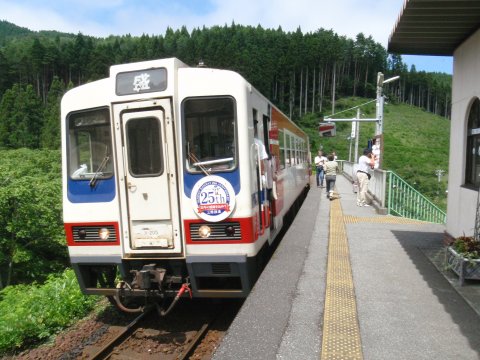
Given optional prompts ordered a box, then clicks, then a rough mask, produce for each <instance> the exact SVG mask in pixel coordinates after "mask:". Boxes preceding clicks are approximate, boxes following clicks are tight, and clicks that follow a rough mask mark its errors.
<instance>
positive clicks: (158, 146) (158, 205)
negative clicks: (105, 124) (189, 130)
mask: <svg viewBox="0 0 480 360" xmlns="http://www.w3.org/2000/svg"><path fill="white" fill-rule="evenodd" d="M147 103H148V102H147ZM159 103H162V102H161V101H156V102H155V105H156V107H155V108H152V107H151V106H150V107H149V108H148V109H145V110H142V109H141V108H137V109H134V110H132V109H131V108H132V106H131V105H132V104H129V106H128V110H127V108H126V107H125V106H124V105H116V106H115V115H116V118H117V116H118V119H119V123H117V122H116V124H118V125H117V132H118V131H121V135H120V136H121V138H122V141H121V143H122V144H121V146H122V149H121V152H119V154H122V155H123V158H124V161H123V164H122V166H123V174H124V177H123V181H124V186H123V189H121V192H123V194H124V195H123V196H121V198H122V199H125V200H124V201H123V204H122V209H126V214H127V217H128V219H127V217H125V216H124V221H123V225H124V229H125V228H128V229H129V241H128V242H127V241H124V249H125V251H126V252H132V253H137V254H138V253H145V252H147V253H148V252H155V253H180V252H181V251H182V246H181V241H180V238H181V237H180V234H179V231H180V230H179V215H178V205H177V204H178V201H177V191H176V187H177V183H176V178H177V177H176V170H175V148H174V146H175V142H174V141H173V138H174V132H173V124H172V121H171V119H170V114H171V111H170V105H169V102H168V101H165V103H164V106H158V104H159ZM135 105H136V106H139V105H140V106H141V105H142V104H141V103H140V104H139V103H136V104H135ZM144 105H148V104H144ZM167 139H168V140H167ZM121 187H122V186H121ZM122 190H123V191H122ZM125 240H126V239H125ZM127 244H128V246H127Z"/></svg>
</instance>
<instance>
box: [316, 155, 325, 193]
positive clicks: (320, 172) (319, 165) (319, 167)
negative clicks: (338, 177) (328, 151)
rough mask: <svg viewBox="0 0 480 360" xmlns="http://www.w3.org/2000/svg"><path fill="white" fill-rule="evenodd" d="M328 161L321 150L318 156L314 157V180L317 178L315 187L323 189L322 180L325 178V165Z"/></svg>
mask: <svg viewBox="0 0 480 360" xmlns="http://www.w3.org/2000/svg"><path fill="white" fill-rule="evenodd" d="M327 161H328V159H327V158H326V157H325V156H323V152H322V150H318V155H317V156H315V168H316V172H317V175H316V178H317V187H324V186H323V179H324V176H325V169H324V166H325V163H326V162H327Z"/></svg>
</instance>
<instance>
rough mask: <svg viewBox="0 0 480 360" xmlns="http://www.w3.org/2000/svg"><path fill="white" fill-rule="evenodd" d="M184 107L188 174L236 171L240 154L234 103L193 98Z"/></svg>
mask: <svg viewBox="0 0 480 360" xmlns="http://www.w3.org/2000/svg"><path fill="white" fill-rule="evenodd" d="M182 105H183V106H182V108H183V129H184V131H185V144H184V146H185V154H186V159H185V163H186V168H187V171H189V172H192V173H200V172H208V173H210V172H219V171H231V170H233V169H234V168H235V166H236V163H237V153H238V151H237V150H236V135H235V134H236V130H235V129H236V125H235V124H236V116H235V101H234V99H232V98H231V97H214V98H190V99H187V100H185V101H184V102H183V104H182Z"/></svg>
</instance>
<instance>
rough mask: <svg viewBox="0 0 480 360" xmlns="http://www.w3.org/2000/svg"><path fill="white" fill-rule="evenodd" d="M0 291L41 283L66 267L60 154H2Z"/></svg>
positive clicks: (57, 152)
mask: <svg viewBox="0 0 480 360" xmlns="http://www.w3.org/2000/svg"><path fill="white" fill-rule="evenodd" d="M0 159H1V161H0V184H1V186H0V254H1V255H0V288H1V287H5V286H8V285H10V284H18V283H25V282H32V281H42V280H44V279H45V278H46V276H47V275H48V274H49V273H52V272H58V271H60V270H62V268H64V267H65V266H66V264H67V263H68V258H67V253H66V246H65V240H64V236H63V223H62V210H61V209H62V207H61V177H60V151H58V150H57V151H51V150H28V149H20V150H2V151H0Z"/></svg>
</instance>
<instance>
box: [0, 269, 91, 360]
mask: <svg viewBox="0 0 480 360" xmlns="http://www.w3.org/2000/svg"><path fill="white" fill-rule="evenodd" d="M97 300H98V297H96V296H89V297H87V296H85V295H82V293H81V292H80V287H79V286H78V282H77V279H76V278H75V274H74V272H73V270H71V269H68V270H66V271H65V272H64V273H63V274H61V275H57V276H53V275H52V276H50V277H49V279H48V280H47V281H46V282H45V284H43V285H35V284H33V285H15V286H8V287H7V288H5V289H4V290H2V291H1V292H0V354H6V353H9V352H14V351H17V350H21V349H24V348H26V347H28V346H30V345H31V344H37V343H41V342H44V341H46V340H48V339H49V338H50V337H52V336H54V335H55V334H56V333H58V332H59V331H60V330H62V329H64V328H66V327H67V326H69V325H71V324H73V323H74V322H76V321H78V319H81V318H83V317H84V316H85V315H86V314H87V313H88V312H90V311H91V310H92V309H93V307H94V306H95V303H96V302H97Z"/></svg>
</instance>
